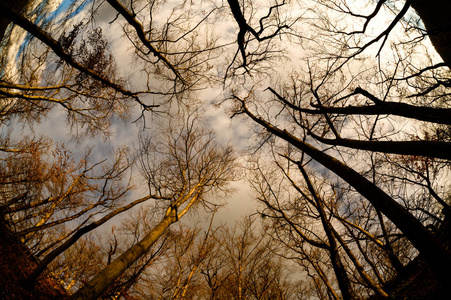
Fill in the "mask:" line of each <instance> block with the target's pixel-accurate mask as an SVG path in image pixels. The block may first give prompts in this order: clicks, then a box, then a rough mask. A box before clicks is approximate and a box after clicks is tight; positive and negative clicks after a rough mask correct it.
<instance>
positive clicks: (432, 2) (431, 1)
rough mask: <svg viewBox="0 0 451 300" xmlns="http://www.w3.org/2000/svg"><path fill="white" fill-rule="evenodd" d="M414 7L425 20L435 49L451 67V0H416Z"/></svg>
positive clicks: (413, 2)
mask: <svg viewBox="0 0 451 300" xmlns="http://www.w3.org/2000/svg"><path fill="white" fill-rule="evenodd" d="M412 8H413V9H415V10H416V12H417V13H418V15H419V16H420V18H421V20H422V21H423V23H424V26H425V27H426V31H427V33H428V36H429V38H430V39H431V42H432V45H433V46H434V48H435V50H436V51H437V52H438V54H439V55H440V56H441V57H442V59H443V61H444V62H445V63H446V64H447V65H448V67H451V22H450V16H451V1H441V0H414V1H412Z"/></svg>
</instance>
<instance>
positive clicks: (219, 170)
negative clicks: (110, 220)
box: [73, 115, 235, 299]
mask: <svg viewBox="0 0 451 300" xmlns="http://www.w3.org/2000/svg"><path fill="white" fill-rule="evenodd" d="M197 121H198V117H197V116H196V115H194V116H193V115H191V116H188V117H187V118H186V121H185V122H184V123H182V124H180V125H179V126H178V127H175V125H172V126H170V127H169V129H168V132H167V137H166V138H165V140H166V143H165V144H161V140H158V141H157V142H153V141H152V140H151V139H149V138H145V137H142V138H141V153H140V155H139V160H140V169H141V172H142V174H143V177H144V179H145V180H146V183H147V186H148V188H149V193H150V194H154V193H155V194H156V195H159V196H160V198H161V199H167V200H166V201H164V200H163V201H161V202H160V203H158V204H159V205H161V209H162V211H163V213H162V217H161V220H160V221H159V223H158V224H156V225H155V227H153V228H152V229H151V230H150V231H149V232H147V233H146V235H145V236H144V237H143V238H142V239H141V240H140V241H139V242H138V243H137V244H135V245H133V246H132V247H131V248H129V249H128V250H127V251H125V252H124V253H122V254H121V255H120V256H119V257H117V258H116V259H114V260H113V261H112V262H111V263H110V264H109V265H108V266H107V267H106V268H105V269H103V270H102V271H101V272H100V273H99V274H98V275H97V276H96V277H94V278H93V279H92V280H91V281H90V282H89V283H87V284H86V285H85V286H83V287H82V288H81V289H79V290H78V291H77V292H76V293H75V294H74V295H73V297H74V298H76V299H97V298H98V297H99V296H100V295H102V293H103V292H104V291H105V290H106V289H107V288H108V287H109V286H110V285H111V284H112V283H113V282H114V281H115V280H116V279H117V278H118V277H119V276H120V275H121V274H123V273H124V272H125V271H126V270H127V269H128V268H129V267H130V266H131V265H132V264H133V263H134V262H135V261H136V260H137V259H139V258H140V257H141V256H142V255H143V254H145V253H146V252H147V251H148V249H149V248H150V247H151V246H152V245H153V244H154V243H155V242H156V241H157V240H158V239H159V238H160V237H161V236H162V235H163V233H164V232H165V230H166V229H167V228H169V226H170V225H171V224H173V223H175V222H177V221H178V220H180V218H182V217H183V216H184V215H185V214H186V213H187V212H188V211H189V210H190V209H191V208H192V207H195V206H199V205H207V206H208V202H206V201H207V200H206V196H207V195H208V193H211V192H221V191H225V190H224V189H225V188H226V186H227V184H228V183H229V182H230V181H231V180H233V179H234V176H235V171H234V166H233V165H234V160H235V158H234V154H233V150H232V148H231V147H221V146H219V145H217V144H216V143H215V142H214V139H213V137H214V136H213V133H212V132H211V131H210V132H209V131H206V130H203V129H202V128H199V127H197V125H196V122H197ZM162 140H163V139H162Z"/></svg>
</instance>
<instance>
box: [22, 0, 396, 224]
mask: <svg viewBox="0 0 451 300" xmlns="http://www.w3.org/2000/svg"><path fill="white" fill-rule="evenodd" d="M201 2H202V5H198V6H194V8H193V10H194V12H193V15H192V18H193V21H194V20H195V19H196V18H197V19H199V18H200V17H201V16H203V15H205V12H206V11H209V9H211V8H212V7H213V6H215V5H216V6H217V7H221V6H222V5H227V3H226V2H225V1H211V2H207V1H201ZM73 3H74V0H62V1H58V0H49V1H44V2H39V4H38V7H37V8H39V6H42V5H47V8H48V9H49V10H48V13H47V14H46V15H45V16H42V17H39V18H37V19H36V20H35V22H36V23H38V24H43V23H46V22H48V21H49V20H52V19H55V20H58V19H59V18H60V17H62V16H63V15H65V14H66V11H67V10H68V9H69V8H70V7H71V5H72V4H73ZM75 3H77V5H78V6H77V8H76V9H75V10H73V12H72V13H71V14H70V17H71V18H72V19H73V23H74V24H75V23H77V22H79V21H80V20H86V19H84V17H85V16H86V14H87V13H89V12H90V10H89V9H90V8H91V4H92V3H93V1H92V0H87V1H83V2H79V1H76V2H75ZM80 3H81V4H80ZM177 3H178V2H177V1H169V2H167V3H166V4H165V5H166V6H164V5H162V6H161V7H160V8H159V10H158V14H156V15H155V16H154V20H153V21H154V23H155V26H158V25H161V24H163V23H164V22H165V21H166V20H167V19H168V18H170V16H171V8H174V9H175V10H174V13H180V11H179V10H177V7H176V6H177V5H176V4H177ZM37 8H36V9H37ZM363 9H364V8H362V7H360V8H359V11H363ZM195 10H198V11H197V12H195ZM137 11H138V13H139V12H140V11H139V9H138V8H137ZM251 12H256V16H254V20H258V16H262V15H264V14H265V13H266V12H267V10H265V9H261V10H260V9H258V7H255V11H253V10H252V8H249V7H247V8H246V13H251ZM284 13H286V14H287V15H289V14H290V13H291V14H293V15H295V14H297V13H299V12H298V11H295V10H292V9H291V10H290V7H289V4H288V5H287V8H286V9H285V10H284ZM115 17H116V14H115V11H114V10H113V9H112V8H111V7H110V6H109V5H108V4H107V3H104V4H103V5H102V6H101V7H100V8H98V10H97V13H96V17H95V21H96V22H95V26H99V27H101V28H102V30H103V34H104V35H105V36H106V37H108V39H109V41H110V50H111V52H112V53H113V55H114V57H115V59H116V63H117V67H118V69H119V71H120V72H121V74H122V75H123V76H124V77H128V76H129V77H130V78H131V80H129V81H130V82H131V85H132V87H134V88H135V87H136V88H137V89H139V87H142V86H145V84H146V78H145V77H143V76H142V75H143V74H142V72H139V70H138V69H139V65H136V60H135V58H134V56H133V55H132V52H133V51H134V49H133V46H132V44H131V43H130V42H129V40H128V39H127V38H126V37H125V36H124V34H123V30H122V28H121V22H122V21H123V20H122V19H121V18H120V17H119V18H118V20H117V21H115V22H113V23H111V22H112V21H113V20H114V19H115ZM56 23H57V24H58V23H59V21H57V22H56ZM205 24H208V25H211V24H214V26H213V27H211V26H203V27H202V26H201V27H199V32H200V33H199V34H200V35H202V34H205V35H206V34H208V33H210V32H211V33H216V34H217V36H218V38H219V40H218V41H219V43H221V44H224V45H228V44H230V45H228V46H224V51H223V53H222V54H221V55H220V56H219V57H218V58H217V59H216V60H213V61H212V62H211V63H212V64H215V63H216V64H217V65H216V67H214V68H213V69H212V70H213V71H212V72H218V73H220V74H223V72H224V68H225V67H226V66H227V63H225V62H227V61H230V60H231V58H232V57H233V55H234V54H235V53H236V50H237V45H236V43H235V41H236V34H237V32H238V27H237V24H236V22H235V20H234V19H233V17H232V15H231V13H230V11H229V9H228V8H227V7H226V8H220V9H218V11H217V13H216V14H212V16H211V17H210V18H209V19H207V21H206V22H205ZM386 24H387V22H384V21H383V20H376V21H375V22H372V23H371V26H370V27H369V28H368V31H369V32H373V33H374V34H377V33H378V32H379V31H380V29H381V28H383V26H386ZM254 25H255V26H257V27H258V23H255V24H254ZM293 28H294V29H296V26H293ZM301 29H302V28H299V37H296V38H292V40H290V43H291V44H290V47H282V49H283V50H284V51H285V52H284V54H285V58H283V59H278V58H275V59H274V60H272V61H270V63H271V64H270V65H268V67H271V68H272V72H271V74H276V75H268V76H263V75H259V74H257V73H253V75H252V74H251V75H250V76H248V77H247V79H246V81H239V82H238V80H239V79H236V80H237V82H233V81H226V82H225V83H224V82H217V83H214V84H212V85H211V86H205V89H203V90H202V91H200V92H198V93H196V95H195V96H196V97H197V98H199V100H200V102H202V103H204V111H205V112H204V116H205V118H206V120H207V122H208V124H209V125H208V126H209V127H211V128H212V129H213V130H214V131H215V132H216V134H217V137H218V141H219V142H220V143H223V144H227V143H230V144H232V145H233V146H234V147H235V148H236V149H237V151H246V150H247V149H248V148H249V147H253V146H255V143H256V142H257V140H256V139H255V138H254V135H253V132H252V130H251V129H250V126H249V123H248V122H246V121H244V120H243V118H239V117H237V118H233V119H231V118H230V103H229V102H225V103H224V104H222V105H221V106H219V107H218V106H215V105H213V104H215V103H218V102H222V101H223V100H224V99H225V98H227V97H228V96H229V95H227V94H226V93H224V90H229V89H230V87H231V86H233V87H234V89H235V90H234V92H236V93H238V94H239V93H245V92H247V91H248V90H249V89H251V88H254V87H256V88H255V89H256V90H260V92H259V93H261V94H263V93H268V92H267V91H266V92H265V91H264V89H265V88H266V87H267V86H274V85H281V86H282V85H283V83H285V82H286V81H287V79H288V81H289V76H288V75H287V74H292V72H293V71H294V70H296V69H302V68H305V66H303V65H300V64H298V61H299V57H302V56H303V55H304V52H303V51H304V47H303V46H304V45H303V43H308V42H309V41H308V39H307V37H308V34H307V33H304V32H302V31H301ZM284 41H285V42H286V41H287V40H284ZM27 43H28V42H27V39H26V38H25V40H24V42H23V43H22V47H23V46H26V45H27ZM280 44H282V43H280ZM252 46H255V44H252ZM376 46H377V45H376ZM250 47H251V46H250ZM376 48H377V47H376ZM20 53H21V50H20V49H19V50H18V54H17V55H19V54H20ZM263 65H264V64H263ZM218 66H219V67H218ZM262 70H263V71H264V69H262ZM221 72H222V73H221ZM262 74H265V73H264V72H262ZM150 100H152V99H150ZM273 113H274V114H277V112H273ZM139 114H140V111H139V110H135V111H134V112H133V113H132V116H131V118H130V120H135V119H136V118H138V116H139ZM147 118H148V120H150V122H149V124H151V122H152V118H153V117H152V116H150V115H147ZM62 123H65V112H64V111H63V110H61V109H55V110H54V111H53V112H52V113H51V114H50V115H49V116H48V117H47V118H46V119H45V120H44V121H43V122H42V123H41V124H39V127H38V129H37V131H40V132H45V133H46V134H48V135H49V136H51V137H52V138H53V139H54V140H55V141H57V142H65V143H68V144H69V145H70V149H73V151H74V152H75V153H77V152H79V151H81V152H82V149H86V148H87V147H92V148H93V149H95V151H93V153H94V157H93V161H99V160H102V159H103V158H104V157H107V156H108V155H110V153H111V151H112V150H113V149H114V148H116V147H118V146H120V145H123V144H125V145H129V146H133V145H136V136H137V133H138V132H139V131H140V130H141V126H142V123H141V122H136V123H132V122H131V121H126V122H125V123H124V122H123V121H120V120H113V121H112V125H111V131H112V134H111V136H110V137H109V138H108V139H107V140H105V139H103V138H94V139H89V140H82V141H80V140H78V141H75V140H74V139H72V138H71V136H70V134H68V128H67V127H63V126H55V124H62ZM386 125H387V126H389V125H390V124H388V123H387V124H386ZM150 126H152V125H150ZM243 164H244V162H243ZM233 185H234V187H235V188H236V190H237V192H235V193H233V194H232V195H231V196H230V197H229V199H228V204H227V205H226V206H225V207H224V208H223V209H222V212H220V213H219V214H218V216H217V219H218V220H220V221H221V222H222V221H223V220H224V221H231V220H236V219H239V218H240V217H241V216H242V215H243V214H249V213H254V212H255V209H256V202H255V201H254V199H253V196H252V191H251V189H250V187H249V184H247V183H246V182H245V179H242V180H240V181H238V182H236V183H234V184H233Z"/></svg>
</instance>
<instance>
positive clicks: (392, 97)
mask: <svg viewBox="0 0 451 300" xmlns="http://www.w3.org/2000/svg"><path fill="white" fill-rule="evenodd" d="M424 3H425V2H424V1H398V2H396V3H395V4H389V3H386V1H379V2H378V3H377V4H374V7H373V10H372V11H371V10H370V13H368V14H367V13H366V12H361V13H360V12H358V9H361V10H362V9H363V8H362V7H359V6H358V5H351V4H350V3H348V2H346V1H318V4H319V5H318V6H317V9H318V10H317V11H316V12H315V14H316V15H317V16H318V17H317V18H314V20H315V21H316V23H315V24H313V27H314V28H315V29H317V30H320V32H319V33H318V31H317V34H318V35H317V37H315V38H316V41H318V42H321V43H322V42H324V43H329V45H331V46H333V47H329V48H326V47H321V46H318V48H317V49H320V50H317V49H312V51H313V53H315V52H316V53H317V55H321V56H319V59H317V60H316V61H315V62H312V60H313V59H312V60H311V59H306V66H307V70H306V72H305V73H304V74H303V73H302V71H299V74H297V75H296V76H293V77H292V78H291V82H290V81H288V82H287V83H283V84H281V85H280V86H279V87H277V88H276V87H273V86H270V87H268V89H267V92H266V94H260V93H257V92H255V91H254V90H255V89H254V90H252V91H251V92H250V93H248V94H247V95H245V97H244V96H239V95H238V93H235V94H233V95H232V97H233V99H234V100H235V102H236V111H235V114H244V115H246V116H247V117H248V118H249V119H250V120H252V121H253V122H254V123H255V124H256V125H258V126H260V127H261V128H263V130H265V131H266V132H268V134H269V135H271V136H274V137H276V138H278V139H280V141H281V144H282V145H283V143H282V141H283V142H285V143H286V144H287V145H288V147H291V148H294V149H295V150H296V151H294V152H293V153H297V151H299V152H301V153H303V154H304V155H306V156H307V157H308V158H310V159H311V160H306V162H307V164H306V166H309V168H310V169H321V168H324V169H325V170H326V171H321V172H327V170H328V171H331V172H333V173H334V174H335V176H337V179H336V180H337V182H339V185H343V184H347V185H349V187H351V191H355V192H357V193H358V194H360V195H361V196H363V197H364V198H366V199H367V200H368V201H369V202H370V203H371V205H372V206H373V207H374V210H375V211H376V212H377V213H382V214H383V215H385V217H387V218H388V219H389V220H390V222H392V223H393V224H394V225H396V227H397V228H398V229H399V230H400V231H401V232H402V234H403V235H404V236H405V237H406V238H407V239H408V240H409V241H410V242H411V243H412V244H413V246H414V247H415V248H416V249H418V251H419V252H420V253H421V255H422V256H423V257H424V258H425V259H426V261H427V262H428V263H429V265H430V266H431V268H432V269H433V270H434V271H435V274H436V277H437V279H438V280H441V281H442V283H445V282H447V281H448V280H449V278H448V275H447V274H448V272H447V271H446V270H448V269H449V267H450V262H451V261H450V255H449V253H448V251H447V250H446V249H448V246H447V245H448V243H449V241H447V240H446V241H445V240H440V238H439V236H440V235H435V234H434V233H432V232H431V231H430V230H429V229H427V226H430V225H434V226H438V227H439V228H440V229H439V230H441V231H443V232H447V231H448V230H449V229H448V225H447V224H448V218H449V217H448V213H447V211H448V210H449V204H448V203H447V202H446V201H445V200H444V199H446V193H447V190H446V188H440V187H439V186H440V185H443V181H442V180H446V179H445V178H446V176H447V174H448V173H447V172H448V167H449V156H448V154H447V153H449V148H448V147H449V137H448V136H447V133H446V132H448V130H449V123H448V121H446V119H448V118H447V117H445V116H447V115H449V111H450V110H449V103H448V100H447V84H446V82H447V79H446V78H447V77H449V76H448V75H449V69H448V67H447V66H448V62H447V58H446V51H444V50H443V49H444V48H446V46H444V45H445V43H446V42H445V41H443V42H440V41H439V39H438V38H437V36H438V35H441V36H445V35H446V34H447V33H445V32H448V30H447V28H448V27H447V26H448V22H446V21H444V19H442V18H444V16H443V13H442V12H443V11H440V12H439V11H438V10H437V9H438V7H440V9H444V11H446V9H448V7H447V6H439V5H438V2H434V3H433V4H432V5H430V6H429V7H427V8H426V5H424ZM398 4H399V5H398ZM436 4H437V6H436ZM410 6H412V7H413V8H415V9H416V10H417V12H418V15H419V17H424V18H426V20H423V22H424V25H425V26H426V27H422V25H420V26H417V24H418V22H419V21H418V22H417V20H420V19H418V17H417V18H416V19H415V17H414V15H413V12H412V11H411V10H409V7H410ZM355 7H357V8H355ZM384 8H387V9H389V11H390V12H391V13H393V15H394V16H393V17H392V16H390V17H389V19H388V24H389V25H388V27H387V28H386V29H385V30H383V31H382V32H380V31H379V32H380V34H378V35H377V36H376V37H375V38H372V37H371V35H370V33H369V29H368V30H367V27H368V26H369V24H370V25H372V21H374V19H375V18H376V16H377V17H382V16H381V15H383V14H384V13H383V11H384ZM434 10H435V13H434V17H437V22H434V25H433V26H432V25H431V24H429V22H431V21H432V18H431V15H432V11H434ZM407 14H410V15H409V16H410V18H407ZM426 15H427V17H426ZM334 17H335V18H334ZM340 17H343V18H347V19H346V20H349V23H347V22H346V23H345V24H346V25H340V24H339V22H340V21H338V20H341V19H340ZM351 20H352V21H351ZM354 20H355V22H353V21H354ZM374 22H375V21H374ZM415 22H416V23H415ZM348 24H352V25H351V26H349V27H348V29H347V28H345V27H346V26H348ZM399 24H402V25H403V26H405V27H406V28H407V29H408V31H407V33H406V34H404V35H403V34H402V33H399V32H397V31H396V29H395V27H396V25H399ZM432 28H434V29H432ZM425 33H426V34H429V35H430V36H431V41H432V44H433V45H434V47H435V48H436V50H437V51H438V53H439V54H440V55H441V58H442V59H443V60H444V61H445V62H444V63H435V59H434V58H433V57H432V56H429V54H428V53H427V52H422V53H421V54H419V53H418V52H415V49H417V48H420V47H422V44H421V39H424V37H425ZM395 34H396V38H393V39H392V44H391V48H392V49H393V54H392V57H394V60H390V59H389V58H388V54H387V53H388V50H386V49H385V48H386V47H388V46H387V45H386V41H387V40H389V35H390V36H395ZM377 42H381V43H380V44H379V47H378V48H377V49H376V52H375V53H376V55H377V57H378V60H373V59H371V58H366V57H365V56H364V54H365V53H366V52H369V53H371V47H372V46H373V45H375V44H376V43H377ZM442 46H443V47H442ZM319 51H322V53H321V52H319ZM326 51H327V52H326ZM431 55H433V54H431ZM373 61H374V63H375V65H374V67H372V65H371V64H372V63H373ZM418 61H420V62H421V67H419V66H415V64H414V62H418ZM356 63H359V64H360V65H363V68H361V69H360V70H362V69H363V70H362V71H357V72H356V71H355V70H359V68H358V66H357V65H356ZM428 63H429V64H428ZM373 72H374V73H373ZM354 74H358V75H354ZM265 95H266V96H265ZM268 95H269V97H268V98H266V99H268V100H267V101H265V100H263V99H265V97H267V96H268ZM274 112H277V113H274ZM430 112H431V114H430ZM428 115H434V117H432V118H430V117H428ZM406 119H407V120H406ZM387 123H388V126H387V125H386V124H387ZM401 124H403V125H401ZM404 124H405V125H404ZM409 124H415V125H414V126H417V128H420V127H423V128H424V129H423V130H422V132H419V131H421V130H418V131H417V132H415V130H410V128H408V125H409ZM265 138H267V135H266V136H265ZM267 140H269V139H267ZM282 147H285V148H286V147H287V146H282ZM277 153H278V155H282V156H283V157H286V159H287V160H288V162H291V163H293V164H302V168H305V167H304V163H302V160H300V158H299V155H298V154H296V155H295V156H292V155H291V154H290V155H289V156H285V154H284V152H280V151H279V150H278V152H277ZM357 157H358V159H359V161H358V162H359V163H357V161H356V158H357ZM314 161H315V162H318V163H319V164H321V168H319V167H317V166H316V165H315V164H314V163H313V162H314ZM283 169H285V167H283ZM387 170H390V171H388V172H387ZM433 170H435V171H433ZM438 170H440V171H438ZM285 172H286V171H285ZM301 172H302V169H301ZM415 177H416V178H418V179H419V180H416V179H414V178H415ZM432 178H434V179H432ZM339 179H340V180H339ZM431 179H432V181H431ZM304 180H305V181H306V182H308V180H307V179H306V178H304ZM341 180H343V181H341ZM437 188H438V189H437ZM340 189H345V190H346V188H341V187H340ZM413 191H414V192H413ZM416 195H418V196H419V197H416ZM418 198H421V199H418ZM276 208H277V207H276ZM385 217H381V218H379V219H380V220H381V221H382V222H381V223H380V225H379V226H382V224H385V223H386V220H385ZM349 218H351V219H353V218H355V216H354V215H353V214H350V215H349ZM351 223H352V221H351ZM348 225H349V224H348ZM444 286H445V285H444ZM342 292H343V290H342Z"/></svg>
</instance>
